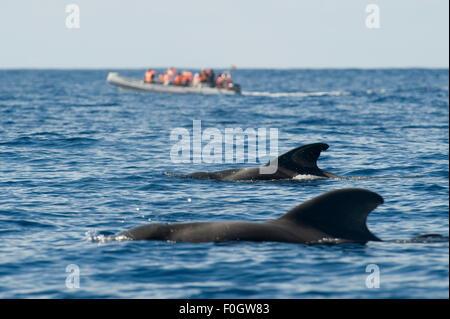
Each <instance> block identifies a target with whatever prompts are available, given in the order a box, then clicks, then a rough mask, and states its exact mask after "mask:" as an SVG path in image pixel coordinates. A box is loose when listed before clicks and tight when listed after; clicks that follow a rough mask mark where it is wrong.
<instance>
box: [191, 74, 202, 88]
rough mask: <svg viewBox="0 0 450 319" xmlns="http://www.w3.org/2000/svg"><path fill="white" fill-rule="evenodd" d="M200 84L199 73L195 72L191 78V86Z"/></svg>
mask: <svg viewBox="0 0 450 319" xmlns="http://www.w3.org/2000/svg"><path fill="white" fill-rule="evenodd" d="M199 84H200V74H199V73H195V74H194V77H193V78H192V86H193V87H198V86H199Z"/></svg>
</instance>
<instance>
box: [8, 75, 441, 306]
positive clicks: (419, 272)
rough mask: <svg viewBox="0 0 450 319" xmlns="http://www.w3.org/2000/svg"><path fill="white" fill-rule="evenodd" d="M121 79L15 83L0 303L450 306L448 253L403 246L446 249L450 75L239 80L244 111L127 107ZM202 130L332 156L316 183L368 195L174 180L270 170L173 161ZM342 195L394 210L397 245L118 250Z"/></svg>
mask: <svg viewBox="0 0 450 319" xmlns="http://www.w3.org/2000/svg"><path fill="white" fill-rule="evenodd" d="M108 71H109V70H90V71H83V70H81V71H71V70H58V71H55V70H53V71H51V70H33V71H30V70H9V71H5V70H4V71H0V242H1V245H0V298H448V297H449V290H448V283H449V245H448V238H447V240H443V241H437V242H424V243H408V242H407V241H406V240H408V239H410V238H412V237H414V236H416V235H419V234H425V233H437V234H441V235H443V236H448V213H449V145H448V139H449V121H448V116H449V100H448V99H449V94H448V92H449V91H448V87H449V86H448V85H449V73H448V70H422V69H403V70H391V69H386V70H236V71H233V76H234V79H235V81H236V82H238V83H240V84H241V85H242V88H243V91H244V94H243V95H241V96H201V95H164V94H152V93H123V92H119V91H118V90H117V89H116V88H115V87H113V86H112V85H110V84H108V83H107V82H106V81H105V79H106V75H107V72H108ZM120 73H121V74H124V75H127V76H132V77H142V76H143V70H121V71H120ZM193 120H201V121H202V127H203V129H206V128H218V129H219V130H221V131H223V130H224V129H225V128H234V127H241V128H243V129H246V128H254V129H257V128H263V127H265V128H278V130H279V141H278V145H279V153H283V152H285V151H288V150H290V149H292V148H294V147H297V146H300V145H303V144H308V143H314V142H325V143H328V144H329V145H330V148H329V149H328V150H327V151H326V152H323V153H322V155H321V157H320V159H319V167H321V168H322V169H325V170H327V171H331V172H333V173H335V174H338V175H343V176H346V177H368V178H367V179H360V180H358V179H355V180H338V179H329V180H315V181H287V182H286V181H285V182H260V183H230V182H215V181H205V180H193V179H182V178H177V177H173V176H169V175H167V174H165V173H174V174H183V173H190V172H195V171H200V170H206V171H211V170H218V169H227V168H231V167H243V166H253V165H255V164H248V163H247V164H245V163H244V164H218V163H215V164H208V163H200V164H193V163H174V162H173V161H171V158H170V149H171V147H172V145H173V142H172V141H171V140H170V132H171V130H172V129H174V128H177V127H182V128H186V129H188V130H189V131H192V125H193V122H192V121H193ZM345 187H362V188H367V189H369V190H372V191H375V192H377V193H379V194H380V195H382V196H383V197H384V200H385V203H384V204H383V205H380V206H379V207H378V208H377V209H376V210H375V211H374V212H373V213H372V214H371V215H369V218H368V221H367V223H368V227H369V229H370V230H371V231H372V232H373V233H374V234H375V235H376V236H378V237H380V238H382V239H384V240H386V242H369V243H368V244H367V245H356V244H351V245H349V244H347V245H316V246H308V245H302V244H287V243H272V242H266V243H252V242H234V243H220V244H217V243H204V244H190V243H167V242H158V241H155V242H151V241H112V242H111V241H107V240H103V239H104V238H107V237H108V236H109V235H114V234H117V233H119V232H121V231H123V230H126V229H130V228H132V227H135V226H139V225H144V224H146V223H149V222H163V223H166V222H171V223H175V222H192V221H219V220H247V221H264V220H268V219H272V218H276V217H278V216H280V215H281V214H283V213H285V212H286V211H288V210H289V209H291V208H292V207H294V206H296V205H297V204H299V203H302V202H303V201H305V200H308V199H310V198H312V197H314V196H317V195H319V194H322V193H324V192H327V191H330V190H334V189H339V188H345ZM405 241H406V242H405ZM72 264H74V265H76V267H78V268H77V269H78V271H79V288H70V287H73V283H75V281H70V280H71V279H73V278H74V276H76V274H77V272H76V271H72V270H71V268H67V269H66V267H68V266H69V265H72ZM370 264H375V265H376V266H377V267H378V269H379V279H380V281H379V288H368V287H367V286H366V279H367V278H368V276H369V275H371V274H373V273H371V272H366V267H367V266H368V265H370ZM66 270H67V271H68V272H66ZM66 279H67V280H68V282H66ZM69 279H70V280H69ZM71 283H72V286H71ZM75 287H76V286H75Z"/></svg>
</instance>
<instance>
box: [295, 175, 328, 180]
mask: <svg viewBox="0 0 450 319" xmlns="http://www.w3.org/2000/svg"><path fill="white" fill-rule="evenodd" d="M292 179H293V180H296V181H315V180H319V179H326V177H322V176H316V175H309V174H304V175H302V174H298V175H296V176H294V177H292Z"/></svg>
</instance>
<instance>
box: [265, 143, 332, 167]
mask: <svg viewBox="0 0 450 319" xmlns="http://www.w3.org/2000/svg"><path fill="white" fill-rule="evenodd" d="M326 149H328V144H325V143H314V144H308V145H303V146H300V147H297V148H294V149H293V150H290V151H289V152H287V153H284V154H283V155H280V156H278V157H277V158H276V159H273V160H272V161H270V163H268V164H267V165H278V166H279V167H282V168H285V169H288V170H290V171H293V172H296V173H298V174H314V175H317V174H320V172H321V170H320V169H319V168H318V167H317V160H318V159H319V156H320V152H321V151H325V150H326Z"/></svg>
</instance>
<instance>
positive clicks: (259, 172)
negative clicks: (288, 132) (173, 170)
mask: <svg viewBox="0 0 450 319" xmlns="http://www.w3.org/2000/svg"><path fill="white" fill-rule="evenodd" d="M327 149H328V145H327V144H325V143H315V144H308V145H304V146H300V147H297V148H295V149H293V150H290V151H289V152H287V153H284V154H283V155H281V156H279V157H277V158H275V159H273V160H272V161H270V162H269V163H268V164H267V165H265V166H263V167H247V168H236V169H228V170H223V171H217V172H196V173H192V174H188V175H184V177H190V178H199V179H215V180H222V181H261V180H279V179H291V178H293V177H295V176H297V175H313V176H317V177H324V178H343V177H341V176H338V175H335V174H332V173H329V172H326V171H323V170H321V169H320V168H318V167H317V160H318V158H319V156H320V152H321V151H325V150H327ZM270 168H273V169H272V170H270Z"/></svg>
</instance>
